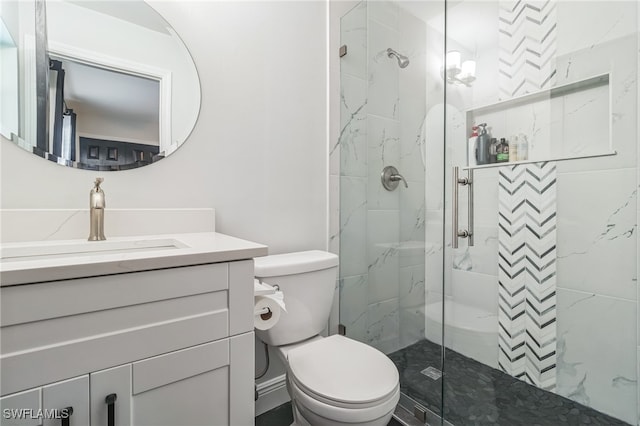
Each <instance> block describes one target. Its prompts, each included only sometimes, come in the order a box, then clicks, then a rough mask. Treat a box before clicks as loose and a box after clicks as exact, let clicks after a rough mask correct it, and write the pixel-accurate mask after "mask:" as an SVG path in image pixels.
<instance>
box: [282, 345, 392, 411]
mask: <svg viewBox="0 0 640 426" xmlns="http://www.w3.org/2000/svg"><path fill="white" fill-rule="evenodd" d="M288 362H289V371H290V374H292V375H293V378H294V380H296V382H297V383H298V384H300V385H301V386H304V387H305V388H306V389H308V390H309V391H311V392H312V393H314V394H317V395H319V396H321V397H323V398H326V399H329V400H332V401H337V402H341V403H347V404H359V403H369V402H374V401H378V400H381V399H383V398H386V397H388V396H389V395H390V394H392V393H393V392H394V391H395V390H396V388H397V386H398V381H399V376H398V370H397V368H396V366H395V365H394V364H393V362H392V361H391V360H390V359H389V358H388V357H387V356H386V355H385V354H383V353H382V352H380V351H379V350H377V349H375V348H373V347H371V346H368V345H366V344H364V343H360V342H357V341H355V340H352V339H349V338H347V337H344V336H340V335H334V336H330V337H327V338H324V339H319V340H316V341H313V342H311V343H309V344H306V345H302V346H300V347H298V348H295V349H293V350H291V351H290V352H289V354H288Z"/></svg>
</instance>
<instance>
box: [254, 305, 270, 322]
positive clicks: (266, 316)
mask: <svg viewBox="0 0 640 426" xmlns="http://www.w3.org/2000/svg"><path fill="white" fill-rule="evenodd" d="M253 315H254V316H256V315H260V318H262V319H263V320H264V321H266V320H268V319H269V318H271V316H272V315H273V313H272V312H271V309H269V308H267V307H264V308H262V309H258V310H255V311H253Z"/></svg>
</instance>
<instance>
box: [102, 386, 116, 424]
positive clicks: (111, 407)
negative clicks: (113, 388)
mask: <svg viewBox="0 0 640 426" xmlns="http://www.w3.org/2000/svg"><path fill="white" fill-rule="evenodd" d="M116 399H118V395H116V394H115V393H110V394H109V395H107V397H106V398H105V399H104V402H105V403H106V404H107V426H116Z"/></svg>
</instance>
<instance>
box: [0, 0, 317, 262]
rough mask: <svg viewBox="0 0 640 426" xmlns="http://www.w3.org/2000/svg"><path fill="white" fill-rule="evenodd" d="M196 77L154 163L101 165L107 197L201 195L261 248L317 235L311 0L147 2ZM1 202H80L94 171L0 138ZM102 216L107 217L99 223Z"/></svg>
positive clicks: (226, 229)
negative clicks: (192, 113)
mask: <svg viewBox="0 0 640 426" xmlns="http://www.w3.org/2000/svg"><path fill="white" fill-rule="evenodd" d="M153 6H154V8H156V9H157V10H158V11H159V12H160V13H161V14H162V15H163V16H164V17H165V18H166V19H167V21H168V22H169V23H170V24H172V25H173V27H174V28H175V29H176V31H177V32H178V34H180V35H181V36H182V38H183V40H184V42H185V44H186V45H187V46H188V47H189V49H190V51H191V53H192V55H193V58H194V61H195V64H196V67H197V68H198V73H199V75H200V80H201V86H202V105H201V111H200V117H199V119H198V122H197V123H196V126H195V128H194V131H193V133H192V134H191V136H190V138H189V139H188V141H187V143H186V144H184V145H183V146H182V147H181V148H180V149H178V150H177V151H176V152H175V153H174V154H173V155H172V156H171V157H169V158H167V159H165V160H163V161H161V162H160V163H157V164H154V165H151V166H147V167H143V168H140V169H135V170H131V171H124V172H117V173H116V172H112V173H104V175H105V183H104V184H103V187H104V190H105V193H106V196H107V206H108V207H111V208H154V207H213V208H215V209H216V213H217V214H216V216H217V224H216V225H217V226H216V229H217V230H218V231H219V232H222V233H227V234H231V235H234V236H238V237H241V238H246V239H249V240H254V241H257V242H261V243H264V244H267V245H269V248H270V252H271V253H281V252H285V251H289V250H301V249H314V248H315V249H324V248H325V247H326V239H327V230H326V210H327V208H326V206H327V200H326V185H327V184H326V167H327V159H326V156H327V155H326V151H327V149H326V68H327V64H326V51H325V50H326V49H325V38H326V37H325V36H324V34H325V5H324V3H323V2H259V3H251V2H182V1H181V2H158V3H156V4H154V5H153ZM0 147H1V151H0V154H1V166H2V167H1V171H0V173H1V174H0V177H1V186H0V188H1V201H2V204H1V207H2V208H84V207H86V205H87V203H88V194H89V190H90V189H91V184H92V182H93V179H94V177H95V176H96V173H95V172H88V171H82V170H73V169H68V168H64V167H61V166H58V165H55V164H52V163H49V162H46V161H44V160H42V159H40V158H37V157H35V156H33V155H29V154H27V153H25V152H24V151H22V150H21V149H19V148H17V147H16V146H14V145H13V144H12V143H10V142H7V141H2V144H1V145H0ZM107 227H108V223H107Z"/></svg>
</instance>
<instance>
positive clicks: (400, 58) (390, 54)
mask: <svg viewBox="0 0 640 426" xmlns="http://www.w3.org/2000/svg"><path fill="white" fill-rule="evenodd" d="M387 56H388V57H390V58H391V57H393V56H395V57H396V59H397V60H398V66H399V67H400V68H406V67H407V65H409V58H407V57H406V56H404V55H401V54H399V53H398V52H396V51H395V50H393V49H392V48H388V49H387Z"/></svg>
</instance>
